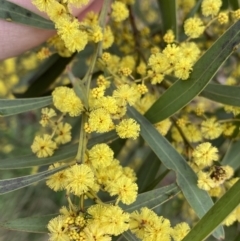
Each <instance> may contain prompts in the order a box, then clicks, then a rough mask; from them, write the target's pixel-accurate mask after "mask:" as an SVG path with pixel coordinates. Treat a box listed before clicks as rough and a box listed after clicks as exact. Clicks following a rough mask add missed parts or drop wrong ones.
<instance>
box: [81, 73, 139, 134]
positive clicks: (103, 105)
mask: <svg viewBox="0 0 240 241" xmlns="http://www.w3.org/2000/svg"><path fill="white" fill-rule="evenodd" d="M97 84H98V87H96V88H94V89H92V90H91V92H90V99H89V104H90V110H89V111H90V112H89V118H88V121H87V123H85V131H86V132H88V133H91V132H94V131H95V132H97V133H104V132H109V131H110V130H113V129H116V131H117V133H118V135H119V137H120V138H133V139H136V138H137V137H138V136H139V132H140V126H139V124H138V123H137V122H136V121H135V120H133V119H122V118H123V117H124V116H125V114H126V111H127V105H128V104H129V105H134V104H135V103H136V102H137V101H138V100H139V99H140V97H141V94H140V93H139V91H138V88H137V85H130V84H122V85H119V86H118V87H117V89H116V90H114V91H113V93H112V95H109V96H105V95H104V94H105V91H106V89H107V88H109V86H110V85H109V82H108V81H107V80H106V79H105V78H104V77H103V76H99V77H98V79H97ZM120 118H121V119H122V120H121V121H120V123H118V124H117V123H115V122H117V120H118V119H120ZM116 124H117V125H116Z"/></svg>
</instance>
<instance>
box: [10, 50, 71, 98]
mask: <svg viewBox="0 0 240 241" xmlns="http://www.w3.org/2000/svg"><path fill="white" fill-rule="evenodd" d="M74 56H75V54H73V55H72V56H71V57H69V58H64V57H61V56H59V55H58V54H54V55H52V56H51V57H50V58H49V59H48V61H47V63H46V64H45V65H42V66H40V67H39V69H38V70H37V71H36V72H35V74H34V75H33V76H31V79H29V82H30V83H31V84H30V86H29V87H28V89H27V90H26V91H25V92H24V93H23V94H16V93H15V94H14V95H15V96H16V97H18V98H30V97H39V96H42V95H44V94H45V92H46V91H47V90H48V89H49V87H50V86H51V85H52V83H54V81H55V80H56V79H57V78H58V76H59V75H60V74H61V73H62V72H63V71H64V70H65V68H66V66H67V65H68V64H69V63H70V62H71V61H72V59H73V57H74ZM42 68H43V70H42Z"/></svg>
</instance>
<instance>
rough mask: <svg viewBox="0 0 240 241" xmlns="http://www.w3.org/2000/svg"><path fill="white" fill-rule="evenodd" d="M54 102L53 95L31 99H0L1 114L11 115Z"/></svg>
mask: <svg viewBox="0 0 240 241" xmlns="http://www.w3.org/2000/svg"><path fill="white" fill-rule="evenodd" d="M50 104H52V97H51V96H47V97H39V98H29V99H13V100H8V99H0V116H10V115H16V114H19V113H23V112H26V111H30V110H35V109H38V108H42V107H45V106H47V105H50Z"/></svg>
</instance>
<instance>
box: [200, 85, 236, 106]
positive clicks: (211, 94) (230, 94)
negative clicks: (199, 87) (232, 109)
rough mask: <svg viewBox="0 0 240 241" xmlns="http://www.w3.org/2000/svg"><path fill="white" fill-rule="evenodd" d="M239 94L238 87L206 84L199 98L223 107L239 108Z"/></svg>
mask: <svg viewBox="0 0 240 241" xmlns="http://www.w3.org/2000/svg"><path fill="white" fill-rule="evenodd" d="M239 93H240V87H239V86H229V85H220V84H208V85H207V86H206V88H205V89H204V90H203V91H202V92H201V94H200V96H203V97H205V98H207V99H210V100H213V101H216V102H219V103H222V104H225V105H233V106H240V95H239Z"/></svg>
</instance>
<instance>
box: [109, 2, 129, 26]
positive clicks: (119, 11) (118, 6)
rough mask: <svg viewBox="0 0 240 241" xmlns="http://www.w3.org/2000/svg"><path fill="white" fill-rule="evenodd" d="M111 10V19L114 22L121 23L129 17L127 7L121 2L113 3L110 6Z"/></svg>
mask: <svg viewBox="0 0 240 241" xmlns="http://www.w3.org/2000/svg"><path fill="white" fill-rule="evenodd" d="M111 8H112V12H111V18H112V19H113V20H114V21H115V22H122V21H124V20H125V19H126V18H127V17H128V15H129V11H128V9H127V6H126V4H124V3H123V2H120V1H114V2H113V3H112V5H111Z"/></svg>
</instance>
